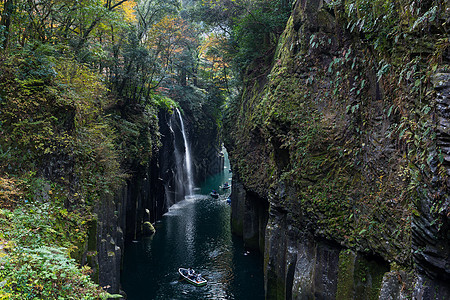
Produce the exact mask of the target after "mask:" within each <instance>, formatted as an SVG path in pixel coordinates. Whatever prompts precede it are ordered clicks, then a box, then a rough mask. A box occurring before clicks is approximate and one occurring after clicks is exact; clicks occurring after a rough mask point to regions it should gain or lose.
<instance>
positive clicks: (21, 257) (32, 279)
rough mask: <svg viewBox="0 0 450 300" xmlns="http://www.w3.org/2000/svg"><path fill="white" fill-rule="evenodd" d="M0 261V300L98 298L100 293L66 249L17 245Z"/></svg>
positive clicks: (86, 269) (86, 270)
mask: <svg viewBox="0 0 450 300" xmlns="http://www.w3.org/2000/svg"><path fill="white" fill-rule="evenodd" d="M0 262H1V266H0V282H1V283H2V286H0V297H1V298H0V299H11V300H13V299H76V300H79V299H99V298H100V295H101V294H102V293H103V292H102V290H101V289H100V288H99V287H98V285H96V284H94V283H93V282H92V281H91V280H90V279H89V276H88V275H87V274H88V273H89V268H88V267H83V268H81V269H80V268H78V266H77V264H76V263H75V260H74V259H71V258H69V256H68V251H67V249H66V248H60V247H48V246H42V247H39V248H36V249H30V248H20V247H17V248H15V249H14V250H12V251H11V252H10V253H9V255H8V256H5V257H3V258H1V259H0Z"/></svg>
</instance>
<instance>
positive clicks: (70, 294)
mask: <svg viewBox="0 0 450 300" xmlns="http://www.w3.org/2000/svg"><path fill="white" fill-rule="evenodd" d="M22 189H23V190H24V191H25V193H24V194H23V200H22V201H23V204H22V205H19V206H17V208H16V209H14V210H12V211H10V210H0V227H1V228H2V235H1V236H0V239H1V240H5V241H9V242H8V245H9V247H7V248H6V247H5V249H7V250H6V253H5V254H6V255H1V256H2V257H1V258H0V266H1V267H0V282H1V283H2V284H1V285H0V296H1V297H7V298H5V299H59V298H64V299H99V297H100V296H101V294H102V293H103V292H102V290H101V289H100V288H99V287H98V285H95V284H94V283H93V282H92V281H91V280H90V279H89V277H88V276H87V275H88V274H89V272H90V271H89V268H88V267H83V268H80V267H79V265H78V264H77V263H76V262H75V260H74V259H73V258H70V256H72V257H74V256H75V257H78V256H79V252H80V251H84V245H85V244H86V239H87V237H86V231H87V226H88V222H89V218H90V214H89V213H88V212H87V211H83V210H78V211H74V210H70V211H69V210H67V209H66V208H64V203H65V202H66V201H67V195H68V194H69V193H68V192H67V191H66V190H65V189H64V188H63V187H62V186H58V185H55V184H52V183H50V182H48V181H46V180H43V179H42V178H38V177H35V175H34V174H32V173H31V174H29V177H28V178H25V180H23V183H22ZM2 299H3V298H2Z"/></svg>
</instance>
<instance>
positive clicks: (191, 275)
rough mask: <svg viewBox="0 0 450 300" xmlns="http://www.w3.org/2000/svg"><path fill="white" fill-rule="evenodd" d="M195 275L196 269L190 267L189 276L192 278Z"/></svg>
mask: <svg viewBox="0 0 450 300" xmlns="http://www.w3.org/2000/svg"><path fill="white" fill-rule="evenodd" d="M194 275H195V271H194V270H192V269H191V268H189V269H188V276H189V277H191V278H192V277H194Z"/></svg>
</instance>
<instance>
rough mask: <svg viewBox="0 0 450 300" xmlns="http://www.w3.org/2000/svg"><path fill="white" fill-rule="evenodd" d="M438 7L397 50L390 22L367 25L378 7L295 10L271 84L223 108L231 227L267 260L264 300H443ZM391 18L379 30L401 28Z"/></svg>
mask: <svg viewBox="0 0 450 300" xmlns="http://www.w3.org/2000/svg"><path fill="white" fill-rule="evenodd" d="M352 3H353V4H352ZM361 3H363V4H361ZM395 3H397V2H395ZM439 3H440V4H439V6H436V7H433V6H430V3H428V2H427V3H422V4H421V9H422V15H417V16H416V17H415V19H413V20H414V21H412V22H411V24H410V25H411V27H410V28H409V29H408V30H405V31H404V32H403V33H402V34H399V35H398V36H397V38H396V43H393V42H392V41H390V40H389V35H388V37H386V33H385V32H384V31H383V30H386V28H388V26H390V24H394V23H395V22H391V23H389V24H388V23H383V25H382V26H381V27H380V26H378V27H377V26H376V25H374V24H376V22H375V23H369V24H368V23H365V24H364V22H372V21H374V20H372V19H370V18H371V17H372V16H373V15H371V14H363V13H362V12H363V10H364V9H369V11H371V12H373V13H374V14H376V13H377V10H378V9H380V8H381V6H378V4H379V1H372V2H371V1H359V2H351V1H348V2H347V1H344V2H339V3H338V2H330V1H318V0H315V1H314V0H302V1H296V2H295V4H294V6H293V13H292V15H291V18H290V19H289V21H288V24H287V27H286V30H285V32H284V33H283V35H282V36H281V37H280V41H279V45H278V50H277V54H276V55H275V58H274V61H273V64H272V67H271V70H270V72H268V73H267V74H259V75H261V76H257V77H256V78H248V81H247V86H246V88H245V91H244V92H243V96H242V98H241V99H239V100H237V101H235V102H234V103H232V104H231V105H230V108H229V111H228V113H227V114H228V116H227V118H226V120H225V127H226V131H227V132H229V134H228V136H227V137H226V147H227V149H228V152H229V154H230V161H231V164H232V167H233V171H234V173H233V190H232V220H231V222H232V228H233V230H234V232H236V233H238V234H240V235H242V236H243V237H244V240H245V241H246V244H248V245H249V246H250V245H252V246H253V247H254V246H255V245H259V248H260V249H262V251H263V253H264V267H265V288H266V298H267V299H408V298H409V299H410V298H414V299H448V298H450V276H449V274H450V260H449V251H450V245H449V241H450V236H449V232H450V231H449V217H450V206H449V204H450V203H449V196H448V186H449V183H450V182H449V178H450V177H449V176H450V168H449V167H450V165H449V162H450V152H449V149H450V144H449V143H450V132H449V126H448V125H449V124H450V121H449V118H450V114H449V111H448V110H449V105H450V102H449V101H450V98H449V95H450V74H449V73H448V70H450V67H449V63H450V51H449V50H448V47H447V48H445V47H444V48H445V49H444V50H439V49H441V48H440V46H439V45H440V43H441V42H440V41H441V38H442V37H443V35H445V34H443V33H444V32H448V25H446V24H447V23H446V20H447V21H448V18H449V17H450V16H449V12H450V8H449V6H448V5H449V4H448V2H446V1H443V2H442V1H439ZM397 4H398V3H397ZM358 5H366V6H367V7H359V6H358ZM372 6H373V7H372ZM390 9H391V11H390V12H391V14H389V13H385V14H383V15H384V20H386V19H388V18H392V20H393V21H394V20H396V19H395V18H402V17H404V15H403V14H401V13H400V12H398V13H397V12H395V13H392V12H393V11H395V10H396V9H397V8H396V6H395V7H391V8H390ZM427 11H429V13H428V14H430V13H431V12H435V17H434V18H435V20H436V22H435V23H436V25H433V26H431V25H430V27H429V28H428V30H429V31H428V34H427V35H423V34H421V31H420V30H419V31H417V26H425V25H424V24H422V25H418V24H419V22H420V21H421V20H423V19H424V18H427V16H428V15H426V14H425V15H423V14H424V12H427ZM397 21H398V20H397ZM429 21H430V23H427V24H431V22H432V21H431V19H430V20H429ZM377 22H384V21H381V19H378V21H377ZM397 23H398V22H397ZM361 24H362V25H361ZM402 24H405V23H402ZM413 25H414V26H413ZM367 26H373V27H372V30H371V31H367V28H368V27H367ZM446 26H447V27H446ZM355 28H357V29H355ZM445 28H447V29H445ZM392 30H393V32H391V33H390V34H391V35H394V34H396V33H397V32H399V31H401V30H404V29H403V28H399V27H396V28H395V30H394V29H392ZM421 30H422V31H423V30H426V29H421ZM445 30H447V31H445ZM355 31H356V32H357V33H356V34H355ZM444 39H445V38H444ZM411 41H414V45H412V44H411ZM373 43H375V44H373ZM383 43H384V44H383ZM433 43H434V44H433ZM415 47H417V48H415ZM388 49H390V50H388ZM386 51H389V55H386ZM430 57H433V58H432V59H430ZM409 59H411V60H409ZM419 61H420V63H418V62H419ZM427 64H434V65H433V66H429V65H427ZM413 65H414V66H413ZM260 69H263V68H260ZM405 74H409V75H408V76H404V75H405ZM432 74H434V75H432ZM262 78H263V79H262ZM261 244H262V245H264V246H263V247H261Z"/></svg>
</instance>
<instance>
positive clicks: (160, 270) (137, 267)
mask: <svg viewBox="0 0 450 300" xmlns="http://www.w3.org/2000/svg"><path fill="white" fill-rule="evenodd" d="M221 196H223V197H226V196H227V195H226V194H222V195H221ZM229 215H230V206H229V205H228V204H227V203H226V201H224V200H223V199H222V200H220V199H217V200H216V199H212V198H210V197H208V196H205V195H196V196H194V197H191V198H189V199H186V200H184V201H182V202H180V203H178V204H176V205H175V206H174V207H172V208H171V210H170V211H169V212H168V213H167V214H166V215H165V216H164V218H163V220H162V221H161V222H159V223H157V224H156V234H155V235H154V236H153V238H146V239H143V240H142V241H138V242H136V243H131V244H130V245H127V247H126V249H125V256H124V268H123V274H122V278H123V280H122V285H123V289H124V290H125V292H126V293H127V294H128V299H129V300H142V299H264V291H263V277H262V273H263V271H262V261H261V257H260V256H259V255H258V254H256V253H255V254H253V253H251V254H250V255H245V254H246V251H245V249H244V248H243V244H242V241H241V240H240V239H239V238H235V237H234V236H232V234H231V232H230V225H229ZM179 267H192V268H194V269H195V270H197V271H198V272H199V273H202V274H203V275H204V276H205V277H206V278H207V280H208V284H207V285H206V286H204V287H195V286H193V285H190V284H187V283H185V282H180V281H179V280H178V278H179V276H178V272H177V270H178V268H179Z"/></svg>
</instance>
